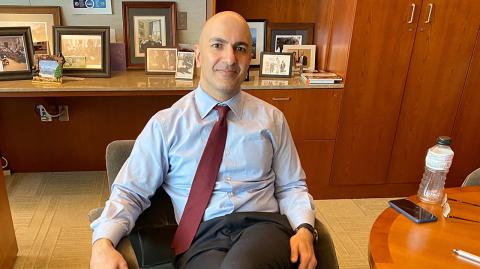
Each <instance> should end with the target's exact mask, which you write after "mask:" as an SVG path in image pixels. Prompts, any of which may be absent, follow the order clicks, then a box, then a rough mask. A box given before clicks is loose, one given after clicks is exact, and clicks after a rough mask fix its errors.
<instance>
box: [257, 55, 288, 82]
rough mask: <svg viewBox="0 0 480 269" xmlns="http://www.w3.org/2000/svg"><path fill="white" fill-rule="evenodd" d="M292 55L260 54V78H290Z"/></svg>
mask: <svg viewBox="0 0 480 269" xmlns="http://www.w3.org/2000/svg"><path fill="white" fill-rule="evenodd" d="M292 68H293V53H275V52H266V51H264V52H262V53H261V54H260V76H261V77H277V78H289V77H292Z"/></svg>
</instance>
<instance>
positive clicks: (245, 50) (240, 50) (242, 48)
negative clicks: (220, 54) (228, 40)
mask: <svg viewBox="0 0 480 269" xmlns="http://www.w3.org/2000/svg"><path fill="white" fill-rule="evenodd" d="M236 50H237V51H238V52H242V53H245V52H247V48H246V47H237V48H236Z"/></svg>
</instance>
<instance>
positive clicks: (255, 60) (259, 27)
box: [247, 20, 267, 67]
mask: <svg viewBox="0 0 480 269" xmlns="http://www.w3.org/2000/svg"><path fill="white" fill-rule="evenodd" d="M247 23H248V26H249V27H250V34H252V41H253V47H252V61H251V62H250V66H254V67H258V66H259V65H260V53H261V52H262V51H264V50H265V38H266V36H267V27H266V26H267V21H266V20H247Z"/></svg>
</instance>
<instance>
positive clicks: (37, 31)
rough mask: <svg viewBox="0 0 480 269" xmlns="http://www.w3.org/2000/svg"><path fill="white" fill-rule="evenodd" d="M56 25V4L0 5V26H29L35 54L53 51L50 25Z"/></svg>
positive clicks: (59, 14)
mask: <svg viewBox="0 0 480 269" xmlns="http://www.w3.org/2000/svg"><path fill="white" fill-rule="evenodd" d="M58 25H61V13H60V7H58V6H0V27H30V31H31V34H32V42H33V49H34V53H35V54H50V53H53V39H52V37H53V34H52V26H58Z"/></svg>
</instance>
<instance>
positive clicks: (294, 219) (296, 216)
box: [287, 209, 315, 230]
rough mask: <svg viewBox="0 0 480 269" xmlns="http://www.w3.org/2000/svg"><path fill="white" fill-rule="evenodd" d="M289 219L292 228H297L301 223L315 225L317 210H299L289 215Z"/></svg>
mask: <svg viewBox="0 0 480 269" xmlns="http://www.w3.org/2000/svg"><path fill="white" fill-rule="evenodd" d="M287 217H288V221H289V222H290V226H292V230H295V229H296V228H297V227H298V226H300V224H303V223H308V224H310V225H312V227H314V226H315V211H314V210H308V209H306V210H298V211H296V212H295V213H291V214H288V215H287Z"/></svg>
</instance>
